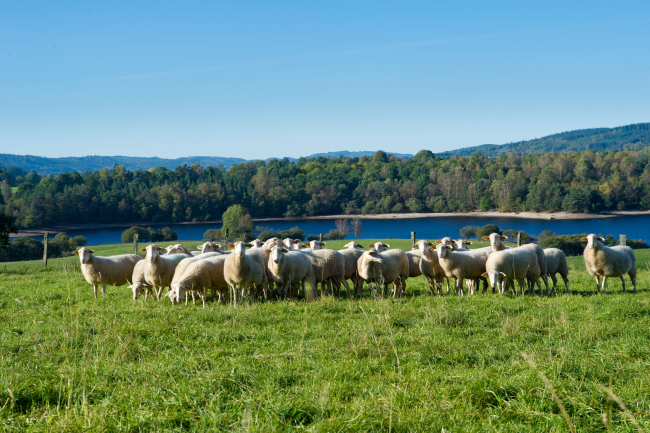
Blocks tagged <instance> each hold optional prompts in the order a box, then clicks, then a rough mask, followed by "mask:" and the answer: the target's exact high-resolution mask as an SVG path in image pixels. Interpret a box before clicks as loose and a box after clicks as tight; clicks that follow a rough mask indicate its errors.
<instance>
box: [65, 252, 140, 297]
mask: <svg viewBox="0 0 650 433" xmlns="http://www.w3.org/2000/svg"><path fill="white" fill-rule="evenodd" d="M94 252H95V251H93V250H89V249H88V248H86V247H82V248H80V249H79V251H73V252H72V254H75V255H78V256H79V261H80V262H81V273H82V274H83V276H84V278H85V279H86V281H88V283H89V284H92V286H93V290H94V292H95V298H97V288H98V286H99V285H101V286H102V295H105V294H106V285H107V284H108V285H111V286H122V285H124V284H130V283H129V280H131V278H132V277H133V268H135V265H136V263H138V262H139V261H140V260H142V257H140V256H138V255H137V254H122V255H119V256H111V257H96V256H94V255H93V254H94Z"/></svg>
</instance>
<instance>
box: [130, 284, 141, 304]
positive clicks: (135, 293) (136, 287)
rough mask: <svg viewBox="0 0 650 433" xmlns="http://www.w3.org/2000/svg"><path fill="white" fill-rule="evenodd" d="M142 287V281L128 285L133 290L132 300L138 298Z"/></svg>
mask: <svg viewBox="0 0 650 433" xmlns="http://www.w3.org/2000/svg"><path fill="white" fill-rule="evenodd" d="M143 287H144V286H143V285H142V283H135V284H131V285H130V286H129V289H131V290H133V300H134V301H137V300H138V296H139V295H140V294H141V293H142V289H143Z"/></svg>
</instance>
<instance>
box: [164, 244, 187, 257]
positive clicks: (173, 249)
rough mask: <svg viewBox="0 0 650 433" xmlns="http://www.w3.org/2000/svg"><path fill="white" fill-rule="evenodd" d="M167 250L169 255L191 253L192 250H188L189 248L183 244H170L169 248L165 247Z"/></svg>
mask: <svg viewBox="0 0 650 433" xmlns="http://www.w3.org/2000/svg"><path fill="white" fill-rule="evenodd" d="M165 250H166V251H167V255H171V254H190V250H188V249H187V248H185V247H184V246H183V245H181V244H176V245H170V246H168V247H167V248H165Z"/></svg>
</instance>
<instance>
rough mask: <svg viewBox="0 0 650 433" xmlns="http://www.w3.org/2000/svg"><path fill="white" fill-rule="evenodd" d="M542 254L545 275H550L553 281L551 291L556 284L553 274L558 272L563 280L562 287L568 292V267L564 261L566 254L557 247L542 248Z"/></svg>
mask: <svg viewBox="0 0 650 433" xmlns="http://www.w3.org/2000/svg"><path fill="white" fill-rule="evenodd" d="M544 256H545V258H546V275H547V276H549V277H551V280H552V281H553V292H555V286H557V278H556V277H555V274H560V276H561V277H562V280H564V287H565V288H566V292H567V294H568V293H569V267H568V266H567V263H566V255H565V254H564V251H562V250H560V249H558V248H544Z"/></svg>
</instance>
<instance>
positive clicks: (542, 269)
mask: <svg viewBox="0 0 650 433" xmlns="http://www.w3.org/2000/svg"><path fill="white" fill-rule="evenodd" d="M522 248H523V249H529V250H532V251H535V254H536V255H537V264H538V265H539V275H540V277H541V278H542V281H544V285H545V286H546V296H549V295H550V293H549V288H548V277H547V276H546V256H545V255H544V249H543V248H542V247H540V246H539V245H537V244H526V245H522V246H520V247H517V248H513V249H522ZM530 277H532V275H531V276H530ZM530 277H529V279H528V285H529V286H530V288H531V289H532V291H533V294H534V293H535V289H534V288H533V281H532V279H531V278H530ZM540 294H542V293H540Z"/></svg>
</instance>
